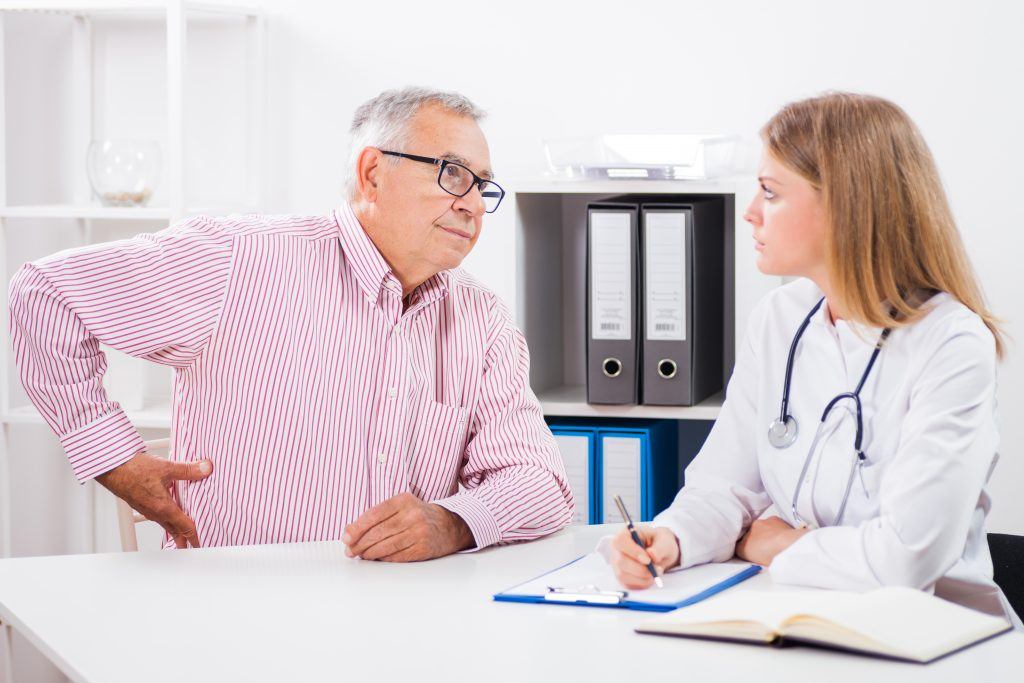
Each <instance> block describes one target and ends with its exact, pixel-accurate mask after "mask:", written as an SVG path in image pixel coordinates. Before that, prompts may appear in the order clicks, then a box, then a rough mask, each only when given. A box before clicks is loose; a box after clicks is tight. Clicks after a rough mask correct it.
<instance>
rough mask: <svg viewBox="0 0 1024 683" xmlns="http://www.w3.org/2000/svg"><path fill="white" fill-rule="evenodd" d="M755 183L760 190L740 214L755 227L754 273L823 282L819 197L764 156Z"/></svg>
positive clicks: (822, 214) (822, 216) (824, 268)
mask: <svg viewBox="0 0 1024 683" xmlns="http://www.w3.org/2000/svg"><path fill="white" fill-rule="evenodd" d="M758 182H759V183H760V185H761V187H760V191H759V192H758V193H757V195H756V196H755V197H754V200H753V201H752V202H750V206H748V207H747V211H746V213H745V214H744V215H743V218H744V219H746V220H747V221H748V222H749V223H750V224H751V225H752V226H753V227H754V241H755V244H754V248H755V249H757V267H758V269H759V270H760V271H761V272H762V273H764V274H766V275H788V276H802V277H808V278H811V279H813V280H815V281H816V282H819V283H821V282H823V281H824V278H825V276H826V271H827V261H826V252H825V235H826V229H827V221H826V218H825V210H824V206H823V203H822V199H821V193H820V192H819V191H818V190H816V189H815V188H814V187H813V186H811V184H810V183H809V182H808V181H807V180H805V179H804V178H803V177H802V176H800V175H798V174H797V173H796V172H795V171H793V170H791V169H790V168H788V167H787V166H785V165H783V164H782V163H781V162H779V161H778V160H777V159H775V158H774V157H773V156H772V155H771V154H769V153H768V152H767V151H766V152H765V153H764V155H763V157H762V159H761V166H760V170H759V171H758Z"/></svg>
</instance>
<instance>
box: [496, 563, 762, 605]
mask: <svg viewBox="0 0 1024 683" xmlns="http://www.w3.org/2000/svg"><path fill="white" fill-rule="evenodd" d="M595 555H596V553H590V554H589V555H582V556H580V557H577V558H576V559H575V560H572V561H570V562H567V563H565V564H563V565H561V566H559V567H556V568H554V569H552V570H550V571H548V572H545V573H544V574H541V575H540V576H537V577H534V578H533V579H530V580H529V581H524V582H522V583H519V584H516V585H515V586H512V587H511V588H507V589H505V590H503V591H501V592H499V593H495V594H494V596H493V599H494V600H495V601H496V602H518V603H525V604H533V605H538V604H544V605H570V606H577V607H611V608H614V609H632V610H639V611H643V612H671V611H672V610H676V609H679V608H680V607H686V606H687V605H692V604H694V603H697V602H700V601H701V600H706V599H708V598H710V597H711V596H712V595H716V594H717V593H721V592H722V591H724V590H726V589H727V588H731V587H732V586H735V585H736V584H738V583H741V582H743V581H746V580H747V579H749V578H750V577H752V576H756V575H757V574H758V573H759V572H760V571H761V567H760V566H758V565H756V564H751V565H742V564H738V565H731V564H730V565H716V567H720V568H722V569H721V572H717V573H722V574H723V578H720V580H715V581H714V582H713V583H711V584H710V585H705V586H704V587H703V588H702V589H700V590H698V591H697V592H694V593H692V594H688V595H685V596H684V597H682V598H680V599H679V600H677V601H673V602H668V603H665V602H650V601H645V600H637V599H635V598H630V594H629V591H626V590H611V589H608V588H605V589H603V590H602V589H600V588H598V587H597V586H568V587H567V586H558V585H550V586H547V590H546V591H537V590H534V591H532V592H527V593H523V592H516V590H517V589H518V588H520V587H521V586H527V585H529V584H537V582H539V581H540V580H541V579H543V578H544V577H552V578H554V577H555V575H556V574H557V573H559V572H562V571H563V570H566V569H568V568H570V567H573V565H576V564H577V563H579V562H581V561H590V560H588V558H591V557H593V556H595ZM597 557H599V558H600V556H597ZM601 562H604V560H603V558H601ZM733 567H735V571H733V570H732V568H733ZM727 568H728V569H727ZM694 569H698V568H694ZM609 570H610V568H609ZM687 571H689V570H687V569H684V570H681V571H680V573H684V572H687ZM674 573H675V572H669V573H667V574H666V575H665V577H666V580H667V582H669V581H670V579H669V577H671V576H672V575H673V574H674ZM545 583H546V582H545ZM553 583H558V582H557V581H553ZM609 585H610V584H609ZM667 585H670V584H667ZM536 587H537V586H536V585H535V586H534V588H536Z"/></svg>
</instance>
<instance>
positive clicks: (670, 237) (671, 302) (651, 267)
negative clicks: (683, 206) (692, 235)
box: [644, 211, 686, 341]
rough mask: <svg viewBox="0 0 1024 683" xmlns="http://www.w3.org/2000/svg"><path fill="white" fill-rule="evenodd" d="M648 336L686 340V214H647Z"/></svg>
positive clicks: (646, 286) (646, 296) (677, 212)
mask: <svg viewBox="0 0 1024 683" xmlns="http://www.w3.org/2000/svg"><path fill="white" fill-rule="evenodd" d="M644 244H645V246H644V268H645V271H646V277H645V278H644V280H645V283H646V284H645V289H646V292H645V297H644V303H645V305H646V309H645V314H644V315H645V318H646V320H647V323H646V328H647V329H646V338H647V339H663V340H672V341H683V340H685V339H686V213H684V212H682V211H671V212H669V211H648V212H645V213H644Z"/></svg>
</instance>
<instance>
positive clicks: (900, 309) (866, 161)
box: [761, 93, 1006, 358]
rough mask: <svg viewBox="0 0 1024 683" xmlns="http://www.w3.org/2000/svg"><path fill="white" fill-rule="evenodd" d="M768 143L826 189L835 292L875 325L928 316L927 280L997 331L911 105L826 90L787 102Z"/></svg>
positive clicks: (999, 337) (852, 312)
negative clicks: (925, 306)
mask: <svg viewBox="0 0 1024 683" xmlns="http://www.w3.org/2000/svg"><path fill="white" fill-rule="evenodd" d="M761 137H762V138H763V140H764V142H765V146H766V148H767V151H768V152H769V153H770V154H771V155H772V156H773V157H774V158H775V159H777V160H778V161H780V162H782V163H783V164H785V165H786V166H788V167H789V168H791V169H793V170H794V171H796V172H797V173H798V174H799V175H801V176H802V177H803V178H804V179H806V180H807V181H808V182H809V183H811V185H812V186H813V187H814V188H815V189H817V190H818V191H819V192H820V193H821V195H822V199H823V202H824V207H825V213H826V216H828V222H829V227H828V230H827V231H826V234H827V238H826V242H827V244H826V253H827V254H828V256H827V258H828V269H829V277H830V284H831V286H832V288H833V291H832V293H831V295H832V296H834V297H835V298H836V299H837V301H838V303H840V304H841V305H842V307H843V310H844V312H845V314H846V315H848V316H849V317H850V319H852V320H854V321H857V322H860V323H862V324H866V325H870V326H872V327H902V326H905V325H910V324H913V323H914V322H916V321H917V320H919V319H920V318H921V317H922V316H923V315H925V311H924V310H923V309H922V308H921V302H920V298H919V293H920V292H921V291H922V290H926V291H927V290H931V291H943V292H948V293H949V294H950V295H951V296H953V297H954V298H955V299H957V300H958V301H960V303H962V304H963V305H964V306H966V307H967V308H969V309H971V310H972V311H974V312H975V313H976V314H977V315H978V316H979V317H980V318H981V319H982V320H983V321H984V322H985V325H987V326H988V328H989V330H991V332H992V336H993V337H994V338H995V343H996V354H997V356H998V357H999V358H1002V357H1003V355H1004V353H1005V349H1006V343H1005V337H1004V334H1003V332H1002V330H1001V329H1000V321H999V320H998V319H997V318H996V317H995V316H994V315H992V313H991V312H990V311H989V310H988V308H987V307H986V304H985V299H984V296H983V295H982V292H981V287H980V286H979V285H978V281H977V278H976V276H975V274H974V271H973V269H972V268H971V263H970V261H969V260H968V258H967V253H966V251H965V250H964V245H963V241H962V240H961V239H960V233H959V231H958V230H957V227H956V223H955V222H954V220H953V214H952V211H950V208H949V201H948V200H947V199H946V193H945V191H944V190H943V188H942V182H941V180H940V179H939V173H938V170H937V169H936V167H935V160H934V159H933V158H932V155H931V152H930V151H929V149H928V146H927V145H926V144H925V141H924V139H923V138H922V137H921V133H920V131H919V130H918V129H917V126H915V125H914V122H913V121H911V120H910V117H909V116H907V114H906V112H904V111H903V110H902V109H900V108H899V107H898V106H896V105H895V104H893V103H892V102H889V101H888V100H884V99H882V98H880V97H872V96H869V95H858V94H852V93H827V94H824V95H821V96H819V97H812V98H810V99H806V100H801V101H799V102H793V103H791V104H787V105H786V106H785V107H783V108H782V109H781V110H780V111H779V112H778V113H777V114H775V116H773V117H772V118H771V120H770V121H768V123H767V124H765V126H764V128H762V129H761Z"/></svg>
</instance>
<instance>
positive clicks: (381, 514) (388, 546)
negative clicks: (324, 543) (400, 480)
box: [342, 493, 475, 562]
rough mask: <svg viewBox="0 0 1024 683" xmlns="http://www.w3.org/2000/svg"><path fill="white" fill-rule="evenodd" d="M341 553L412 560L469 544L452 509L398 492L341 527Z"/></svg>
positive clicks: (466, 529)
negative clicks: (343, 547) (343, 533)
mask: <svg viewBox="0 0 1024 683" xmlns="http://www.w3.org/2000/svg"><path fill="white" fill-rule="evenodd" d="M342 541H344V543H345V545H346V546H348V547H347V548H346V549H345V554H346V555H348V556H349V557H361V558H363V559H364V560H384V561H386V562H415V561H417V560H430V559H433V558H435V557H443V556H444V555H451V554H452V553H456V552H458V551H460V550H465V549H466V548H471V547H473V544H474V543H475V540H474V538H473V534H472V532H471V531H470V530H469V527H468V526H467V525H466V523H465V522H464V521H463V520H462V518H461V517H459V516H458V515H457V514H455V513H454V512H451V511H450V510H448V509H447V508H443V507H441V506H440V505H435V504H434V503H425V502H424V501H422V500H420V499H419V498H417V497H416V496H414V495H412V494H411V493H400V494H398V495H397V496H395V497H393V498H388V499H387V500H385V501H384V502H383V503H381V504H380V505H376V506H374V507H372V508H370V509H369V510H367V511H366V512H364V513H363V514H362V515H360V517H359V519H357V520H356V521H354V522H352V523H351V524H349V525H348V526H347V527H345V535H344V536H342Z"/></svg>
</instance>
